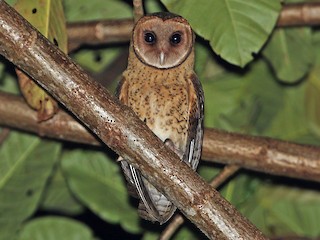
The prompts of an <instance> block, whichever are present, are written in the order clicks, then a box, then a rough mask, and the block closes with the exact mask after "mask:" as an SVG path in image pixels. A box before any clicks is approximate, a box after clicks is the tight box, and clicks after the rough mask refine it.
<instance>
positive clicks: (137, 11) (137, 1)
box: [133, 0, 144, 23]
mask: <svg viewBox="0 0 320 240" xmlns="http://www.w3.org/2000/svg"><path fill="white" fill-rule="evenodd" d="M133 15H134V22H135V23H136V22H137V21H138V20H139V19H140V18H141V17H143V16H144V11H143V3H142V0H133Z"/></svg>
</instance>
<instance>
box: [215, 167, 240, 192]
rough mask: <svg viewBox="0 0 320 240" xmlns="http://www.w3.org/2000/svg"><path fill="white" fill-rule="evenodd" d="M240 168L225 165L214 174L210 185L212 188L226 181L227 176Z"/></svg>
mask: <svg viewBox="0 0 320 240" xmlns="http://www.w3.org/2000/svg"><path fill="white" fill-rule="evenodd" d="M239 169H240V167H239V166H237V165H232V164H230V165H226V166H225V167H224V168H223V169H222V170H221V171H220V172H219V174H217V176H215V177H214V178H213V179H212V181H211V182H210V185H211V186H212V187H214V188H218V187H219V186H221V185H222V184H223V183H225V182H226V180H227V179H228V178H230V177H231V176H232V175H233V174H235V173H236V172H237V171H238V170H239Z"/></svg>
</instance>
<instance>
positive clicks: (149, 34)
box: [144, 32, 156, 44]
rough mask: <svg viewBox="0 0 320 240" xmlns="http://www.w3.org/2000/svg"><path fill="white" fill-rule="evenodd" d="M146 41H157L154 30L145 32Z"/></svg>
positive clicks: (149, 42)
mask: <svg viewBox="0 0 320 240" xmlns="http://www.w3.org/2000/svg"><path fill="white" fill-rule="evenodd" d="M144 41H145V42H146V43H148V44H154V43H155V42H156V35H155V34H154V33H152V32H146V33H145V34H144Z"/></svg>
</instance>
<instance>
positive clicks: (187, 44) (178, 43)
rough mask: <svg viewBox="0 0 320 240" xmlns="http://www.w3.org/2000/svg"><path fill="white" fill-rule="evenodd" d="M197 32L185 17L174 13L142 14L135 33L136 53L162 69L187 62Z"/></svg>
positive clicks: (141, 58)
mask: <svg viewBox="0 0 320 240" xmlns="http://www.w3.org/2000/svg"><path fill="white" fill-rule="evenodd" d="M193 44H194V34H193V31H192V29H191V27H190V25H189V23H188V22H187V20H185V19H184V18H182V17H180V16H178V15H174V14H172V13H154V14H151V15H146V16H144V17H142V18H141V19H140V20H139V21H138V22H137V23H136V25H135V27H134V29H133V35H132V47H133V50H134V53H135V54H136V56H137V57H138V58H139V60H140V61H142V62H143V63H145V64H147V65H149V66H152V67H155V68H160V69H168V68H172V67H176V66H178V65H180V64H181V63H183V62H184V61H185V60H186V59H187V57H188V56H189V55H190V53H191V51H192V50H193Z"/></svg>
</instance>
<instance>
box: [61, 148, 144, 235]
mask: <svg viewBox="0 0 320 240" xmlns="http://www.w3.org/2000/svg"><path fill="white" fill-rule="evenodd" d="M62 169H63V171H64V172H65V175H66V178H67V181H68V184H69V186H70V188H71V190H72V192H73V193H74V194H75V195H76V196H77V197H78V198H79V199H80V200H81V201H82V202H83V203H84V204H85V205H86V206H87V207H88V208H90V209H91V210H92V211H93V212H95V213H96V214H97V215H98V216H100V217H101V218H103V219H105V220H106V221H108V222H110V223H114V224H115V223H119V224H120V225H121V226H122V227H123V228H124V229H125V230H127V231H129V232H132V233H138V232H139V231H140V227H139V217H138V214H137V210H136V209H135V208H133V207H132V206H130V204H129V197H128V194H127V189H126V187H125V184H124V181H123V178H122V174H121V172H120V171H119V166H118V165H117V164H116V163H115V161H113V160H111V159H109V158H108V157H106V155H104V154H103V153H100V152H93V151H86V152H83V151H72V152H69V153H66V154H64V155H63V158H62Z"/></svg>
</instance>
